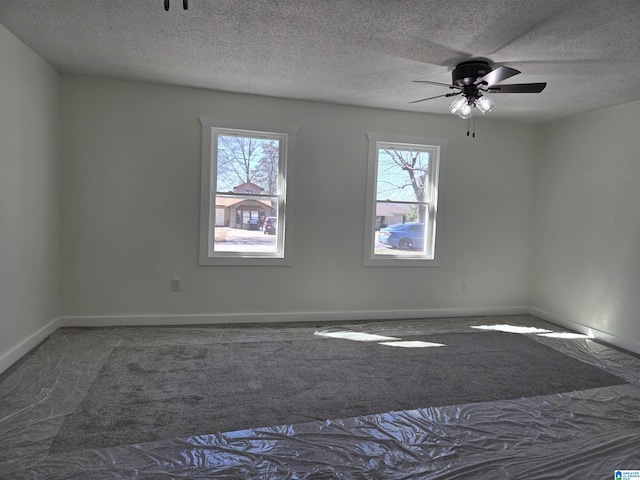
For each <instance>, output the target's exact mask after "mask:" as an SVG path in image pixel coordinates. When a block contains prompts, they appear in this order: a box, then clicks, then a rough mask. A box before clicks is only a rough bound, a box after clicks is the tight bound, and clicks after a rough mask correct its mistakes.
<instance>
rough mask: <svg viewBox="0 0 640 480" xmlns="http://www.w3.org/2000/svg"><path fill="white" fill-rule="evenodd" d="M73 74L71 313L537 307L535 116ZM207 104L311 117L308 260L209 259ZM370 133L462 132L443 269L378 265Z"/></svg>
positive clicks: (307, 123) (301, 135)
mask: <svg viewBox="0 0 640 480" xmlns="http://www.w3.org/2000/svg"><path fill="white" fill-rule="evenodd" d="M62 86H63V88H62V91H63V96H62V108H63V131H62V138H63V145H62V152H63V155H62V159H63V168H62V172H63V195H62V211H63V228H62V231H63V274H62V278H63V293H62V314H63V317H92V316H107V317H113V316H119V315H123V316H131V315H143V316H144V315H194V314H199V315H215V314H246V313H257V312H265V313H294V312H303V313H305V312H320V313H327V312H329V313H331V312H333V313H335V312H342V313H349V312H354V311H371V310H380V309H382V310H389V311H392V312H396V313H398V312H401V314H402V312H406V311H424V310H433V309H451V308H454V309H459V308H469V309H481V308H485V309H487V308H494V307H497V308H510V307H526V306H527V305H528V295H529V288H530V267H531V264H530V256H531V247H532V244H531V233H532V230H531V223H532V218H533V204H534V182H533V181H532V178H533V177H534V174H535V161H536V148H537V147H536V145H537V144H538V129H537V128H536V127H535V126H532V125H526V124H517V123H510V122H499V121H493V120H491V119H490V118H486V119H485V118H482V119H479V120H478V122H477V130H478V136H477V138H476V139H471V138H468V137H467V136H466V126H467V124H466V122H464V121H462V120H460V119H458V118H457V117H453V116H448V115H447V116H436V115H423V114H411V113H406V112H395V111H385V110H374V109H364V108H356V107H346V106H338V105H329V104H322V103H311V102H303V101H293V100H283V99H275V98H266V97H256V96H249V95H239V94H231V93H221V92H212V91H205V90H197V89H187V88H178V87H171V86H159V85H150V84H143V83H134V82H124V81H116V80H109V79H104V78H95V77H87V76H75V75H63V76H62ZM199 115H203V116H212V117H222V118H231V119H243V120H260V121H273V122H276V123H282V124H293V125H299V130H298V135H297V143H296V163H295V165H293V168H294V182H293V184H292V185H291V192H292V193H293V203H291V207H290V208H291V210H290V211H289V212H288V213H289V215H290V216H289V220H290V221H292V222H293V237H292V238H291V239H290V241H291V245H292V246H293V249H294V258H293V265H292V266H290V267H203V266H198V264H197V257H198V232H199V225H198V221H199V195H200V191H199V186H200V163H201V152H200V148H201V127H200V123H199V120H198V116H199ZM368 131H373V132H383V133H386V132H389V133H400V134H406V135H423V136H428V137H436V138H449V139H450V140H451V142H450V144H449V156H448V159H447V164H446V165H445V172H444V184H443V189H442V193H443V196H442V208H443V210H444V222H443V224H442V225H441V226H440V231H439V234H440V235H442V236H443V239H444V249H443V252H442V257H441V266H440V267H435V268H408V267H400V268H391V267H364V266H363V264H362V263H363V248H364V247H363V245H364V241H363V232H364V213H365V196H366V177H367V175H366V170H367V151H368V150H367V148H368V145H367V136H366V132H368ZM174 275H180V276H182V278H183V286H184V290H183V291H182V292H171V291H170V279H171V277H172V276H174ZM463 280H464V281H467V282H469V292H468V293H465V294H462V293H461V288H460V287H461V282H462V281H463ZM347 316H348V315H347ZM89 321H91V319H89Z"/></svg>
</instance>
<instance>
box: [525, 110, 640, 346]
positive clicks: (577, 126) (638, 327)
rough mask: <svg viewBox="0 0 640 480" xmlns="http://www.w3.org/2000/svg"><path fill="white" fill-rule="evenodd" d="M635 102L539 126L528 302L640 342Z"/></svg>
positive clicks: (551, 314)
mask: <svg viewBox="0 0 640 480" xmlns="http://www.w3.org/2000/svg"><path fill="white" fill-rule="evenodd" d="M639 107H640V103H639V102H636V103H631V104H627V105H622V106H619V107H614V108H608V109H605V110H600V111H597V112H593V113H589V114H585V115H580V116H577V117H573V118H569V119H566V120H561V121H557V122H553V123H549V124H547V125H545V126H544V132H543V140H544V141H543V148H542V149H541V155H540V161H539V167H538V168H539V170H538V179H537V200H536V220H535V227H536V228H535V232H536V234H535V244H534V245H535V257H534V262H533V288H532V303H531V304H532V305H533V306H534V307H535V308H536V309H538V310H539V313H541V314H542V315H544V316H545V317H547V318H549V319H553V320H556V321H559V322H573V323H576V324H580V325H584V326H586V327H589V328H591V329H595V330H599V331H601V332H605V333H607V334H609V335H614V336H616V337H618V338H619V339H621V342H618V343H619V344H621V345H622V346H625V342H626V343H627V345H626V346H627V347H628V348H631V349H635V350H638V347H640V214H639V212H638V206H640V188H639V185H640V153H639V152H640V135H638V125H640V110H639Z"/></svg>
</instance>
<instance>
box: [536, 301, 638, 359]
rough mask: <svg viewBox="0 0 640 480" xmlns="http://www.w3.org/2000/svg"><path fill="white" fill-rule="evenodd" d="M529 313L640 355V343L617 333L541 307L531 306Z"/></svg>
mask: <svg viewBox="0 0 640 480" xmlns="http://www.w3.org/2000/svg"><path fill="white" fill-rule="evenodd" d="M529 314H530V315H533V316H534V317H538V318H541V319H542V320H546V321H547V322H550V323H553V324H555V325H558V326H560V327H564V328H567V329H569V330H573V331H574V332H578V333H582V334H583V335H588V336H589V337H592V338H594V339H595V340H600V341H601V342H604V343H607V344H609V345H613V346H614V347H618V348H622V349H624V350H628V351H629V352H633V353H637V354H638V355H640V343H638V342H635V341H633V340H629V339H626V338H622V337H616V336H615V335H611V334H610V333H606V332H603V331H600V330H598V329H595V328H592V327H588V326H586V325H582V324H580V323H577V322H573V321H571V320H567V319H566V318H562V317H560V316H558V315H555V314H553V313H550V312H547V311H545V310H541V309H539V308H535V307H530V308H529Z"/></svg>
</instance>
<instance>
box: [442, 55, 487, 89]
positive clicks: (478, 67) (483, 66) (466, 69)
mask: <svg viewBox="0 0 640 480" xmlns="http://www.w3.org/2000/svg"><path fill="white" fill-rule="evenodd" d="M491 70H492V69H491V67H490V66H489V64H488V63H487V62H483V61H480V60H470V61H468V62H462V63H460V64H458V65H457V66H456V68H455V69H454V70H453V72H452V74H451V76H452V79H453V84H454V85H458V86H459V87H464V86H465V85H473V83H474V82H475V81H476V80H477V79H478V78H480V77H484V76H485V75H486V74H487V73H489V72H490V71H491Z"/></svg>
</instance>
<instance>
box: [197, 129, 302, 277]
mask: <svg viewBox="0 0 640 480" xmlns="http://www.w3.org/2000/svg"><path fill="white" fill-rule="evenodd" d="M200 122H201V123H202V190H201V191H202V197H201V209H200V210H201V211H200V265H288V264H290V263H291V248H290V247H289V246H287V245H286V242H285V239H286V236H287V235H286V232H287V231H288V229H289V228H290V221H289V220H288V219H287V217H286V208H287V200H288V197H287V180H288V176H289V173H288V172H289V171H290V164H291V162H292V159H293V151H294V143H295V133H296V128H295V127H280V128H273V127H271V128H265V127H264V125H257V124H254V123H248V122H228V121H220V120H216V119H211V118H203V117H201V118H200Z"/></svg>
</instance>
